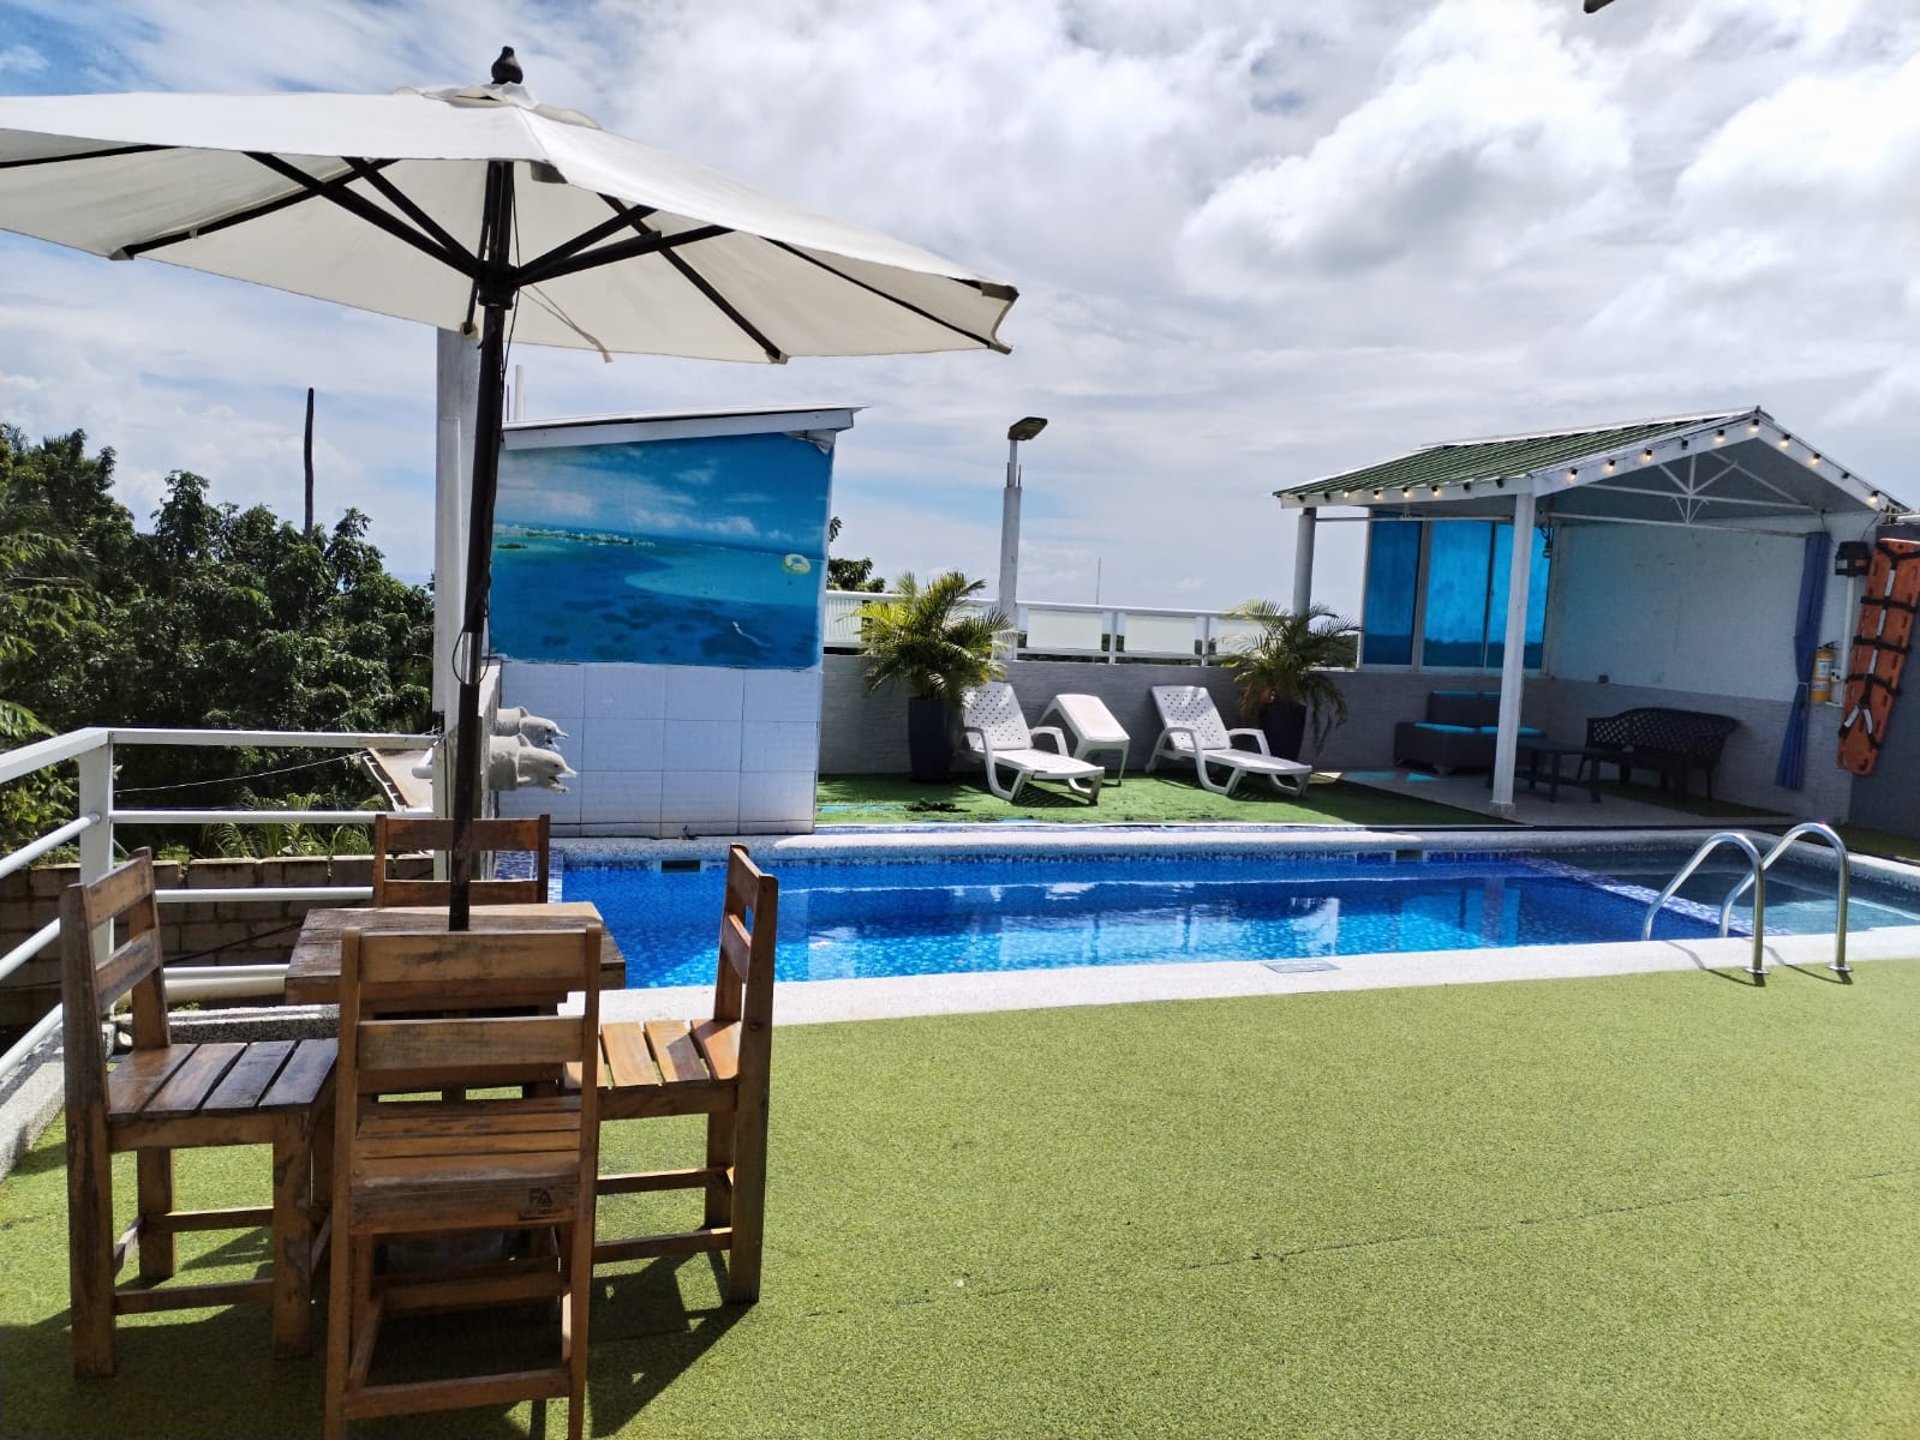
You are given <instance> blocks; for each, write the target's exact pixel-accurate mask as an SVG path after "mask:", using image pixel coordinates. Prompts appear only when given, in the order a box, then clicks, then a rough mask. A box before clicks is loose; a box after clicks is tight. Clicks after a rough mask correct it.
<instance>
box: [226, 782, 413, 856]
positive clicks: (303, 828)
mask: <svg viewBox="0 0 1920 1440" xmlns="http://www.w3.org/2000/svg"><path fill="white" fill-rule="evenodd" d="M240 804H241V805H242V806H243V807H245V808H246V809H249V810H372V809H377V808H379V806H380V804H381V802H380V801H379V800H377V799H376V800H361V799H358V798H356V797H343V796H341V795H340V794H338V793H335V792H327V791H310V792H307V793H305V794H292V795H279V796H268V797H266V798H264V799H263V798H261V797H260V796H258V795H255V794H254V793H253V792H252V791H251V790H247V789H245V788H243V789H242V790H241V791H240ZM206 848H207V849H209V850H211V851H212V852H213V853H214V854H215V855H219V856H222V857H223V858H226V859H229V860H241V859H246V860H270V859H274V858H277V857H280V856H289V855H319V856H325V857H327V858H328V859H332V858H333V857H334V856H335V855H365V854H366V853H367V852H368V851H369V850H370V849H371V848H372V845H371V843H370V841H369V838H368V833H367V827H366V826H364V825H309V824H306V823H304V822H302V821H299V820H270V821H267V822H265V823H263V824H259V825H241V824H236V823H235V822H233V821H231V820H223V821H221V822H220V823H219V824H218V825H211V826H209V827H208V828H207V840H206Z"/></svg>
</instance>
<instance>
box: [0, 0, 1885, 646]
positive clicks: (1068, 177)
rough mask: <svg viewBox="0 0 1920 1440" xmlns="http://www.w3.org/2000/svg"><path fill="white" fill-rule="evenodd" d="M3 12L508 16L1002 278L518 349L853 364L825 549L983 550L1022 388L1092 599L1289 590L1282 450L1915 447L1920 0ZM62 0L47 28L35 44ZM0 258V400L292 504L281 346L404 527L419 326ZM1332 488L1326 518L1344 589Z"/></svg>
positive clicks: (666, 383) (236, 44) (585, 407)
mask: <svg viewBox="0 0 1920 1440" xmlns="http://www.w3.org/2000/svg"><path fill="white" fill-rule="evenodd" d="M15 8H19V9H24V10H25V11H27V12H30V13H31V14H33V15H34V16H35V17H37V19H38V22H39V23H38V27H37V28H36V29H35V31H34V32H33V33H34V35H35V45H36V48H39V49H41V50H42V53H44V55H45V56H46V58H47V61H48V66H47V68H46V69H43V70H41V71H39V72H37V73H35V74H33V76H32V77H31V78H32V85H33V88H35V89H47V88H52V87H53V83H54V82H55V81H58V82H61V83H64V84H67V85H70V86H71V88H76V89H84V88H154V87H160V88H194V89H224V90H265V89H276V88H286V87H290V86H311V87H320V88H331V89H374V90H378V89H384V88H388V87H391V86H394V85H399V84H407V83H421V82H440V81H446V80H456V79H463V78H477V77H478V76H479V75H480V73H481V72H482V69H483V67H484V66H485V64H486V62H487V61H488V60H490V59H491V56H492V53H493V47H494V46H495V45H497V44H498V43H500V42H501V41H503V40H511V41H512V42H513V43H514V44H515V45H516V47H517V49H518V50H519V53H520V55H521V58H522V60H523V62H524V63H525V64H526V67H527V70H528V75H529V79H530V81H531V82H532V84H533V87H534V89H535V90H536V91H537V92H538V93H539V94H541V96H542V97H543V98H546V99H549V100H553V101H556V102H558V103H563V104H570V105H576V106H578V107H579V108H581V109H584V110H586V111H588V112H589V113H592V114H595V115H596V116H598V117H599V118H600V119H601V120H602V121H604V122H605V123H606V124H608V125H609V126H611V127H613V128H616V129H619V130H622V131H624V132H626V133H629V134H632V135H635V136H636V137H638V138H641V139H644V140H647V141H649V142H651V143H654V144H658V145H662V146H665V147H667V148H669V149H673V150H677V151H679V152H681V153H684V154H687V155H689V156H690V157H692V158H695V159H698V160H700V161H703V162H704V163H707V164H710V165H714V166H716V167H718V168H721V169H724V170H727V171H729V172H732V173H735V174H738V175H739V176H740V177H741V178H743V179H745V180H747V181H749V182H750V183H754V184H757V185H760V186H762V187H764V188H766V189H769V190H771V191H773V192H775V193H777V194H781V195H785V196H788V197H790V198H792V199H795V200H798V201H800V202H802V203H805V204H809V205H812V206H814V207H816V208H819V209H822V210H824V211H826V212H828V213H831V214H835V215H840V216H844V217H845V218H847V219H849V220H853V221H858V222H861V223H865V224H869V225H872V226H875V227H876V228H879V229H882V230H885V231H888V232H890V233H894V234H898V235H900V236H901V237H902V238H904V239H909V240H912V241H915V242H917V243H920V244H923V245H926V246H928V247H929V248H931V249H934V250H936V251H940V252H943V253H946V254H949V255H952V256H953V257H955V258H957V259H960V260H962V261H965V262H967V263H970V264H972V265H974V266H975V267H977V268H979V269H981V270H983V271H985V272H987V273H990V274H994V275H997V276H1003V277H1004V278H1006V279H1008V280H1010V281H1012V282H1013V283H1015V284H1017V285H1018V286H1019V287H1020V288H1021V291H1022V299H1021V301H1020V303H1019V305H1017V306H1016V307H1015V309H1014V311H1013V314H1012V316H1011V318H1010V320H1009V322H1008V324H1007V326H1006V327H1005V331H1004V334H1005V337H1006V338H1007V339H1008V340H1009V341H1010V342H1011V343H1012V344H1013V345H1014V346H1015V347H1016V348H1015V353H1014V354H1013V355H1012V356H1011V357H1007V358H996V357H988V356H983V355H977V354H976V355H952V356H922V357H902V358H899V359H883V360H872V361H859V362H848V363H837V362H820V361H815V362H795V363H794V364H793V365H791V366H786V367H779V368H768V367H753V366H740V367H735V366H718V365H698V364H692V363H676V362H672V361H661V360H645V359H639V358H634V357H624V356H623V357H619V358H618V359H617V360H616V363H614V364H613V365H610V366H608V365H602V364H601V363H600V361H599V360H598V358H597V357H594V356H589V355H581V354H571V353H563V352H548V351H537V350H532V349H529V348H525V347H523V348H522V349H520V350H519V351H517V352H516V354H515V356H514V359H515V360H516V361H518V362H520V363H522V364H524V365H525V366H526V367H527V373H528V380H529V386H528V389H529V405H530V408H529V414H530V415H534V416H541V415H547V416H551V415H559V414H583V413H594V412H606V411H620V410H646V409H666V408H672V407H676V406H695V405H699V406H711V405H729V404H740V405H751V404H763V403H787V402H802V401H804V402H817V401H823V400H826V401H843V402H865V403H868V404H869V405H870V406H871V408H869V409H868V410H866V411H865V412H864V413H863V414H862V415H861V417H860V419H859V422H858V424H857V425H856V428H855V429H854V430H853V431H852V432H851V433H850V434H849V435H847V436H845V437H843V439H842V441H841V443H840V445H839V447H838V450H837V455H836V462H835V496H834V509H835V511H836V512H837V513H838V514H839V515H840V516H841V517H842V519H843V520H844V521H845V522H846V527H847V528H846V532H845V534H844V535H843V537H842V540H841V542H840V544H839V545H838V546H837V547H836V548H837V549H840V550H842V551H844V552H845V553H848V554H853V555H860V554H865V555H871V556H872V557H873V558H874V560H875V561H876V563H877V565H878V568H879V569H880V571H881V572H882V573H883V574H886V575H888V576H889V577H891V576H893V575H896V574H898V573H899V572H900V571H901V570H903V569H907V568H912V569H914V570H916V571H917V572H919V573H921V574H922V575H925V574H928V573H931V572H934V571H938V570H942V569H947V568H952V567H956V566H957V567H960V568H963V569H966V570H967V571H968V572H969V573H971V574H974V575H984V576H987V577H988V578H989V581H990V582H991V578H992V577H993V576H994V574H995V572H996V570H997V555H998V540H997V527H998V522H999V504H1000V497H999V490H1000V483H1001V473H1002V468H1003V466H1004V460H1005V439H1004V435H1005V427H1006V425H1007V423H1008V421H1010V420H1012V419H1014V418H1016V417H1018V416H1020V415H1023V414H1041V415H1047V416H1049V417H1050V418H1051V420H1052V422H1053V423H1052V425H1051V426H1050V427H1049V429H1048V431H1047V433H1046V434H1045V435H1044V436H1042V437H1040V438H1039V439H1038V440H1036V441H1035V442H1033V444H1032V445H1030V446H1026V447H1023V455H1024V459H1025V465H1026V472H1027V492H1026V519H1025V534H1026V539H1027V558H1028V562H1029V563H1028V565H1027V568H1026V571H1025V573H1024V576H1023V581H1022V593H1023V594H1026V595H1028V596H1030V597H1032V598H1038V599H1045V598H1059V599H1087V598H1091V595H1092V591H1093V584H1094V572H1095V568H1096V565H1098V567H1099V568H1100V571H1101V590H1102V595H1103V598H1106V599H1108V600H1119V601H1121V602H1122V603H1134V604H1153V603H1156V602H1159V603H1173V604H1180V603H1191V604H1212V605H1218V606H1223V607H1224V606H1227V605H1231V604H1234V603H1236V602H1237V601H1239V600H1241V599H1244V598H1246V597H1247V596H1248V595H1253V594H1264V595H1267V596H1271V597H1275V598H1281V599H1284V598H1285V597H1286V596H1287V594H1288V593H1289V589H1290V586H1289V571H1290V565H1291V554H1292V546H1291V543H1290V537H1291V523H1290V522H1289V521H1288V520H1287V519H1286V518H1284V517H1283V516H1282V515H1281V514H1280V513H1279V512H1278V509H1277V507H1276V506H1275V505H1274V503H1273V502H1272V500H1271V499H1270V498H1268V492H1270V491H1271V490H1272V489H1274V488H1275V487H1277V486H1280V485H1283V484H1287V483H1291V482H1295V481H1299V480H1304V479H1309V478H1312V477H1314V476H1316V475H1319V474H1324V473H1327V472H1330V471H1334V470H1337V469H1342V468H1346V467H1348V466H1352V465H1356V464H1361V463H1365V462H1367V461H1370V460H1375V459H1381V458H1384V457H1385V456H1387V455H1390V454H1392V453H1394V452H1395V451H1397V450H1399V449H1401V448H1405V447H1409V446H1411V445H1413V444H1417V443H1421V442H1425V441H1431V440H1439V439H1445V438H1449V437H1452V436H1459V435H1465V434H1484V433H1495V432H1501V431H1513V430H1524V429H1531V428H1541V427H1545V426H1549V425H1552V424H1555V423H1559V422H1563V421H1564V422H1570V423H1587V422H1594V421H1604V420H1609V419H1618V418H1628V417H1632V416H1635V415H1644V414H1667V413H1674V412H1676V411H1683V410H1691V409H1695V408H1699V407H1702V406H1711V405H1717V404H1722V403H1734V404H1752V403H1755V402H1760V403H1764V404H1766V405H1767V406H1768V407H1769V408H1770V409H1771V410H1773V411H1774V413H1776V414H1778V415H1780V416H1782V417H1783V418H1784V419H1787V420H1788V421H1789V422H1790V423H1791V424H1792V425H1793V426H1794V427H1795V429H1796V430H1800V429H1804V430H1806V431H1807V432H1808V433H1810V434H1815V435H1818V436H1819V439H1820V442H1821V444H1822V445H1823V447H1825V448H1827V449H1829V450H1830V451H1831V453H1833V454H1835V455H1837V456H1845V457H1846V459H1847V462H1848V464H1849V465H1850V466H1853V467H1857V468H1858V469H1859V470H1860V471H1861V473H1864V474H1865V475H1867V476H1868V477H1869V479H1871V480H1873V481H1875V482H1876V483H1880V484H1882V485H1885V486H1887V487H1889V488H1891V489H1893V490H1895V491H1896V492H1899V491H1900V490H1901V488H1902V486H1903V485H1907V488H1913V487H1912V486H1911V485H1908V482H1907V476H1909V475H1910V474H1911V473H1912V461H1913V456H1914V452H1915V448H1916V442H1917V441H1920V434H1917V433H1916V422H1915V418H1914V417H1915V415H1916V413H1920V406H1917V405H1916V400H1920V367H1917V366H1916V364H1915V361H1914V352H1915V346H1914V343H1913V336H1914V333H1915V323H1914V322H1915V320H1916V318H1917V317H1920V285H1916V282H1915V281H1914V278H1913V266H1912V258H1911V257H1912V256H1913V254H1915V253H1916V245H1915V239H1916V237H1915V235H1914V232H1913V229H1912V226H1913V224H1914V220H1915V216H1916V213H1920V211H1917V208H1916V206H1915V205H1914V203H1913V201H1912V199H1911V185H1912V177H1913V176H1914V174H1915V173H1920V171H1917V167H1916V164H1915V160H1916V153H1915V150H1914V133H1915V131H1914V125H1913V115H1912V108H1911V107H1912V103H1913V99H1912V97H1914V96H1915V95H1920V83H1916V79H1915V74H1914V71H1913V66H1914V63H1915V60H1914V57H1915V56H1916V54H1920V16H1917V15H1915V14H1914V13H1912V7H1911V6H1896V5H1888V4H1884V3H1882V4H1875V3H1865V0H1859V3H1853V0H1822V3H1818V4H1812V5H1809V4H1806V3H1804V0H1692V3H1690V4H1689V5H1687V6H1684V7H1677V6H1672V5H1665V4H1659V3H1657V0H1621V3H1619V4H1616V5H1613V6H1610V7H1608V8H1607V9H1606V10H1604V11H1602V12H1601V13H1600V14H1598V15H1596V16H1592V17H1583V16H1581V15H1580V13H1579V9H1578V6H1576V5H1575V4H1573V3H1572V0H1442V3H1440V4H1438V5H1434V4H1429V3H1426V0H1353V3H1350V4H1340V5H1327V6H1316V7H1275V6H1273V5H1271V4H1270V3H1265V0H1210V3H1208V4H1206V5H1204V6H1167V5H1164V4H1161V3H1155V0H1126V3H1122V0H937V3H936V0H889V3H887V4H885V5H857V4H852V3H848V0H733V3H728V4H725V5H715V4H701V3H695V0H674V3H669V0H582V3H579V4H574V5H567V6H555V5H551V4H538V5H536V4H534V3H532V0H524V3H523V0H409V3H406V4H398V5H396V4H374V3H355V0H313V3H310V4H306V5H302V6H299V7H285V9H284V14H282V15H281V16H280V18H279V20H277V22H276V24H275V25H273V26H271V27H266V26H240V25H235V24H233V23H231V12H230V11H229V10H228V9H227V7H222V6H209V5H205V4H203V3H200V0H114V3H111V4H109V3H106V0H26V3H25V4H24V6H23V5H22V4H21V0H15ZM63 27H65V28H64V29H63ZM60 33H68V34H72V35H74V36H76V37H78V38H77V39H76V43H75V46H74V47H73V50H72V52H71V55H67V54H63V53H62V52H60V51H59V50H58V49H57V48H55V47H53V46H52V45H51V44H47V45H44V46H43V45H42V43H41V37H42V35H43V34H45V35H53V34H60ZM476 37H480V38H476ZM9 53H10V52H9ZM75 56H83V57H84V58H83V59H75V58H73V57H75ZM21 73H22V72H21V71H20V70H19V69H18V68H17V67H16V68H15V69H12V70H8V69H7V68H6V66H5V62H3V61H0V76H4V77H6V78H7V79H11V78H12V77H14V76H16V75H19V74H21ZM0 262H3V263H0V418H5V419H8V420H11V421H13V422H14V423H18V424H22V425H23V426H25V427H26V428H27V429H29V430H30V431H41V432H52V431H59V430H66V429H71V428H73V427H74V426H85V427H86V428H87V429H88V430H89V432H90V434H91V436H92V438H93V439H94V440H95V442H96V443H104V444H112V445H115V446H116V447H117V448H118V450H119V452H120V455H121V466H122V474H123V475H124V476H125V477H126V483H127V485H128V486H129V489H130V494H131V495H132V496H137V497H138V498H139V502H140V503H137V504H136V505H135V507H134V508H135V509H136V511H143V510H145V509H150V508H151V500H152V497H153V496H154V495H155V494H157V489H158V485H159V483H160V480H161V478H162V477H163V476H164V475H165V473H166V471H167V470H168V469H171V468H174V467H176V466H187V465H191V466H192V467H193V468H196V469H200V470H202V472H203V473H205V474H207V475H208V476H209V478H210V479H211V480H212V481H213V483H214V487H215V494H216V496H217V497H218V498H223V499H235V500H240V501H243V502H244V501H250V500H252V499H255V498H263V499H269V500H271V501H272V502H273V503H274V504H276V505H278V506H280V507H281V508H282V510H283V513H291V511H290V510H289V509H288V507H289V506H290V505H293V504H297V491H298V476H299V465H298V453H297V439H298V427H299V415H300V405H301V401H302V398H303V392H304V388H305V387H306V386H307V385H309V384H313V385H317V386H318V387H319V389H320V394H321V402H320V405H321V410H320V413H321V425H320V432H321V437H322V464H321V475H322V484H321V494H322V507H323V509H324V510H326V511H327V512H328V513H333V512H334V511H335V510H336V509H337V507H338V506H340V505H343V504H346V503H354V504H358V505H360V506H361V507H362V508H364V509H367V510H369V511H370V512H371V513H372V514H373V515H374V517H375V530H374V534H375V538H376V540H377V542H378V543H380V544H381V545H382V546H383V547H384V548H386V549H387V550H388V552H389V554H390V555H391V556H392V557H393V558H394V560H395V562H396V564H398V565H399V566H400V567H401V568H403V569H407V570H410V571H415V572H419V571H424V570H426V569H427V568H429V566H430V564H431V559H430V556H431V503H430V490H431V465H432V444H433V432H432V393H433V390H432V380H433V377H432V364H433V362H432V354H433V346H432V340H431V337H429V336H427V335H426V334H425V333H424V332H421V331H418V330H416V329H412V328H410V327H407V326H404V325H399V324H397V323H394V322H387V321H381V320H377V319H374V318H372V317H365V316H356V315H352V314H349V313H346V312H341V311H337V310H333V309H331V308H329V307H326V306H322V305H317V304H314V303H312V302H306V301H301V300H297V299H293V298H290V297H286V296H280V295H274V294H271V293H269V292H265V291H260V290H257V289H253V288H250V287H247V286H243V285H238V284H225V283H222V282H219V281H215V280H209V279H206V278H204V277H198V276H193V275H188V274H183V273H180V272H175V271H169V270H167V269H166V268H165V267H161V266H154V265H148V264H146V263H144V262H143V263H140V264H135V265H131V266H113V265H106V264H103V263H101V262H98V261H94V260H91V259H88V258H86V257H78V256H67V255H63V254H61V253H59V252H55V251H51V250H48V249H46V248H45V247H41V246H38V245H34V244H32V243H30V242H25V241H0ZM289 447H293V448H291V449H290V448H289ZM1913 498H1915V499H1920V496H1915V497H1913ZM642 503H644V504H646V505H648V506H650V507H655V508H659V509H661V510H663V511H666V512H669V513H672V514H677V515H682V514H688V513H690V512H688V511H687V510H686V509H685V507H683V506H680V505H677V504H671V503H658V504H657V503H656V501H655V500H653V499H647V500H644V501H643V502H642ZM696 518H697V516H696ZM1355 528H1356V527H1350V526H1331V527H1327V529H1325V530H1323V532H1322V537H1321V542H1320V546H1319V556H1320V566H1319V573H1320V576H1321V579H1322V584H1321V587H1320V588H1321V593H1322V594H1323V596H1324V598H1327V599H1328V600H1330V601H1331V602H1332V603H1334V604H1336V605H1337V606H1340V607H1341V608H1345V609H1353V608H1357V588H1358V587H1357V577H1356V576H1355V574H1354V573H1353V568H1354V567H1353V560H1354V557H1355V554H1356V546H1355V544H1354V539H1355V537H1354V536H1353V535H1352V533H1351V532H1352V531H1353V530H1354V529H1355Z"/></svg>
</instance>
